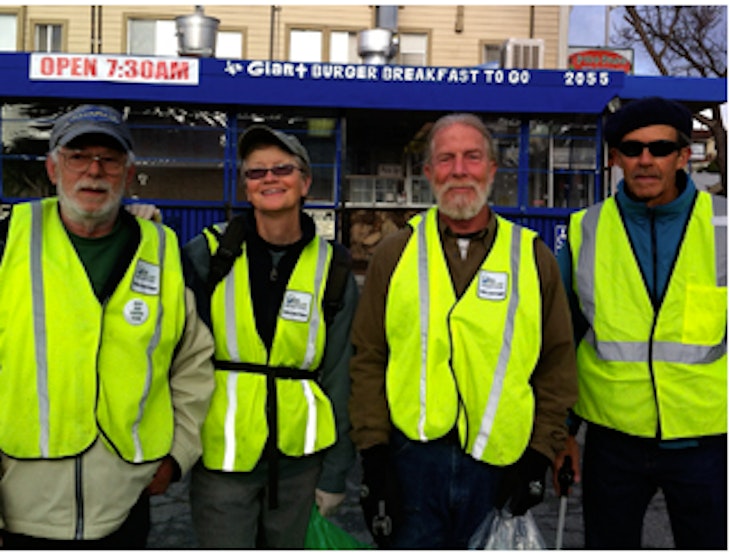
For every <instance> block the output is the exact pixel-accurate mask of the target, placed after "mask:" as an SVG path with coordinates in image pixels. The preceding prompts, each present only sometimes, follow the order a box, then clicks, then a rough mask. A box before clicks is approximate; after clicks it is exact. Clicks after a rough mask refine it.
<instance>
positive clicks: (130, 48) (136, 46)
mask: <svg viewBox="0 0 730 553" xmlns="http://www.w3.org/2000/svg"><path fill="white" fill-rule="evenodd" d="M127 54H131V55H133V56H177V31H176V29H175V21H174V20H172V19H170V20H166V19H130V20H129V22H128V25H127Z"/></svg>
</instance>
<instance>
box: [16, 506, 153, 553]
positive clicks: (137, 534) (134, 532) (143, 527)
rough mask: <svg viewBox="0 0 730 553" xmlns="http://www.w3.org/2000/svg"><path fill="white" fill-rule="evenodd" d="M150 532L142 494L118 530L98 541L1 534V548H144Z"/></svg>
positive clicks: (147, 509) (148, 514) (147, 512)
mask: <svg viewBox="0 0 730 553" xmlns="http://www.w3.org/2000/svg"><path fill="white" fill-rule="evenodd" d="M149 532H150V498H149V495H147V493H146V492H145V493H143V494H142V495H141V496H140V498H139V499H138V500H137V503H135V505H134V507H132V510H131V511H130V512H129V516H128V517H127V519H126V520H125V521H124V523H123V524H122V525H121V526H120V527H119V529H118V530H116V531H115V532H112V533H111V534H109V535H108V536H106V537H103V538H100V539H98V540H48V539H45V538H34V537H32V536H26V535H24V534H14V533H12V532H7V531H5V530H3V531H2V538H3V547H4V548H5V549H144V548H145V546H146V545H147V536H148V535H149Z"/></svg>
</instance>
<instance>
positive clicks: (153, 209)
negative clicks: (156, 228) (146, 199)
mask: <svg viewBox="0 0 730 553" xmlns="http://www.w3.org/2000/svg"><path fill="white" fill-rule="evenodd" d="M125 207H126V208H127V211H129V212H130V213H131V214H132V215H135V216H137V217H139V218H141V219H147V220H148V221H154V222H155V223H161V222H162V212H161V211H160V210H159V209H158V208H157V206H155V205H154V204H127V205H126V206H125Z"/></svg>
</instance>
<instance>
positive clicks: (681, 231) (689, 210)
mask: <svg viewBox="0 0 730 553" xmlns="http://www.w3.org/2000/svg"><path fill="white" fill-rule="evenodd" d="M691 133H692V114H691V113H690V111H689V110H688V109H687V108H686V107H684V106H683V105H682V104H680V103H678V102H674V101H670V100H666V99H663V98H658V97H650V98H642V99H640V100H635V101H632V102H630V103H628V104H627V105H625V106H624V107H622V108H621V109H620V110H619V111H617V112H616V113H614V114H613V115H610V116H609V119H608V121H607V124H606V128H605V134H606V140H607V142H608V145H609V147H610V153H611V156H612V160H613V162H614V163H615V164H616V165H617V166H618V167H620V168H621V170H622V171H623V180H622V181H621V182H619V184H618V190H617V192H616V194H615V196H613V197H610V198H608V199H606V200H605V201H603V202H600V203H598V204H596V205H594V206H591V207H589V208H588V209H586V210H583V211H580V212H578V213H575V214H574V215H572V216H571V219H570V225H569V228H568V242H567V247H565V248H563V249H562V250H561V251H560V253H559V263H560V268H561V271H562V273H563V279H564V282H565V286H566V289H567V290H568V291H569V299H570V302H571V307H572V311H573V322H574V328H575V333H576V335H575V343H576V346H577V358H578V379H579V395H578V402H577V404H576V405H575V408H574V414H573V415H572V416H571V418H572V423H571V433H572V434H573V435H574V434H576V433H577V431H578V429H579V428H580V426H581V421H582V420H585V421H587V422H588V424H587V430H586V437H585V451H584V456H583V472H582V474H581V472H580V465H579V463H578V459H579V446H578V443H577V442H576V440H575V438H574V437H571V438H569V440H568V442H567V448H566V452H565V453H564V454H561V455H559V456H558V458H557V460H556V463H562V458H563V456H564V455H566V454H569V455H570V456H571V459H572V461H573V469H574V471H575V473H576V480H577V481H581V480H582V488H583V517H584V523H585V540H586V543H585V545H586V547H587V548H589V549H639V548H641V537H642V526H643V521H644V515H645V513H646V509H647V506H648V504H649V502H650V501H651V499H652V497H653V496H654V495H655V494H656V493H657V490H658V489H661V490H662V492H663V495H664V498H665V500H666V506H667V511H668V513H669V520H670V523H671V527H672V533H673V536H674V544H675V546H676V547H677V548H679V549H726V548H727V201H726V199H725V198H722V197H718V196H711V195H710V194H708V193H707V192H700V191H698V190H697V188H696V187H695V185H694V183H693V182H692V179H691V178H690V177H689V176H688V175H687V173H686V172H685V170H684V169H685V167H686V165H687V162H688V160H689V157H690V147H689V145H690V137H691Z"/></svg>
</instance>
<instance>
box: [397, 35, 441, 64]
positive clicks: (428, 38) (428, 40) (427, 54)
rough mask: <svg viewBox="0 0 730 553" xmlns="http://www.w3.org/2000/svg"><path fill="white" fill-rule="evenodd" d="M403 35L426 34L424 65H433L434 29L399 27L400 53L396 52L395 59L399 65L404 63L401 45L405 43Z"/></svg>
mask: <svg viewBox="0 0 730 553" xmlns="http://www.w3.org/2000/svg"><path fill="white" fill-rule="evenodd" d="M403 35H424V36H425V37H426V51H425V52H424V56H425V60H424V63H423V65H421V66H418V67H423V66H429V65H431V50H432V48H433V35H432V29H425V28H415V27H412V28H409V27H403V28H399V29H398V34H397V36H398V53H397V54H396V56H395V58H394V59H393V61H394V62H395V63H397V64H398V65H403V63H402V60H401V55H402V50H401V46H402V44H403Z"/></svg>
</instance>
